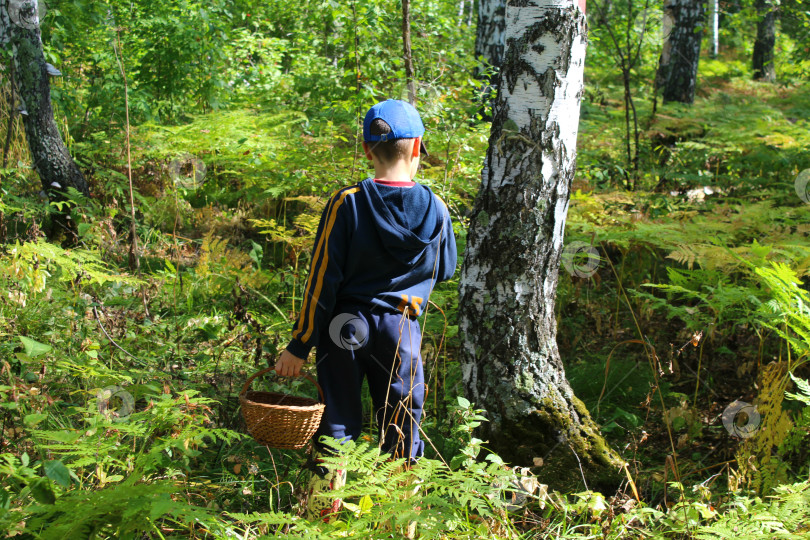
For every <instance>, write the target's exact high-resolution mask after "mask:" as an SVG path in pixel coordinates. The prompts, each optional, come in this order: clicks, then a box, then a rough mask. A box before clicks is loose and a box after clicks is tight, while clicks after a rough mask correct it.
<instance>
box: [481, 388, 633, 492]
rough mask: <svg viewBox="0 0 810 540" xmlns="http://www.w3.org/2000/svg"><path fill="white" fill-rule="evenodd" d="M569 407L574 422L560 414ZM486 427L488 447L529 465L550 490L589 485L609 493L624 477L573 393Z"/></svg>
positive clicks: (617, 459)
mask: <svg viewBox="0 0 810 540" xmlns="http://www.w3.org/2000/svg"><path fill="white" fill-rule="evenodd" d="M558 399H560V398H558ZM544 401H553V398H551V397H549V398H545V400H544ZM571 406H573V407H574V408H575V409H576V414H577V416H578V417H579V418H578V420H576V419H575V418H574V417H572V415H570V414H566V413H565V412H563V411H566V410H567V409H568V408H569V407H571ZM486 429H487V431H486V432H484V433H483V435H485V437H486V438H488V439H489V443H488V444H486V445H485V446H486V447H487V448H490V449H492V450H493V451H495V452H496V453H498V455H500V456H501V457H502V458H503V459H504V461H507V462H509V463H514V464H516V465H533V467H532V472H534V473H535V474H537V476H538V478H539V479H540V481H541V482H543V483H545V484H548V485H549V486H550V487H551V488H553V489H556V490H559V491H564V492H571V491H585V490H586V489H590V490H593V491H599V492H601V493H603V494H606V495H611V494H613V493H614V492H615V491H616V490H617V489H618V488H619V486H620V484H621V482H622V480H623V479H624V475H623V474H622V467H623V465H624V460H622V459H621V457H620V456H619V455H618V454H617V453H616V452H615V451H614V450H612V449H611V448H610V447H609V446H608V445H607V444H606V443H605V440H604V438H603V437H602V436H601V434H600V433H599V427H598V426H597V425H596V424H595V423H594V422H593V420H592V419H591V418H590V415H589V414H588V411H587V410H586V408H585V405H584V404H583V403H582V402H581V401H580V400H579V399H577V398H576V397H573V396H572V402H569V403H565V404H562V403H544V404H543V407H542V409H537V410H535V411H533V412H532V413H530V414H528V415H524V416H519V417H517V418H510V419H506V418H504V419H502V420H501V421H500V422H498V424H497V426H495V425H487V427H486ZM538 458H539V459H538ZM541 460H542V461H541ZM583 479H584V480H583Z"/></svg>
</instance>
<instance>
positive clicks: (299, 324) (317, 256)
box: [293, 193, 338, 339]
mask: <svg viewBox="0 0 810 540" xmlns="http://www.w3.org/2000/svg"><path fill="white" fill-rule="evenodd" d="M337 196H338V194H337V193H336V194H335V196H334V197H332V199H331V200H330V201H329V205H328V207H327V210H328V212H327V219H326V221H327V223H328V222H329V219H331V216H332V211H333V210H334V204H335V199H336V198H337ZM325 232H326V226H324V230H323V231H321V237H320V238H319V239H318V245H317V246H315V251H314V252H313V255H312V262H311V263H310V265H309V266H310V271H309V276H307V285H306V287H304V294H307V293H308V292H309V290H310V286H311V285H312V276H313V275H314V274H315V268H316V267H317V266H318V261H319V260H320V254H321V248H322V247H323V243H324V240H325V238H326V235H325ZM310 300H311V297H310V296H307V297H306V298H304V303H303V306H302V308H301V313H299V314H298V322H297V323H296V325H295V328H294V329H293V337H294V338H296V339H299V338H300V337H301V333H302V332H303V331H304V321H305V320H306V317H305V316H304V314H305V313H306V312H307V307H308V306H309V304H310Z"/></svg>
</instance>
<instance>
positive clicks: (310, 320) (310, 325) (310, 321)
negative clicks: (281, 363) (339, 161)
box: [299, 187, 360, 342]
mask: <svg viewBox="0 0 810 540" xmlns="http://www.w3.org/2000/svg"><path fill="white" fill-rule="evenodd" d="M358 191H360V188H359V187H354V188H351V189H347V190H346V191H344V192H343V193H341V194H340V198H338V200H337V202H336V203H335V205H334V206H333V207H332V211H331V212H330V215H329V221H328V223H327V224H326V228H325V229H324V234H323V236H322V237H321V239H322V240H323V241H324V249H323V262H322V263H321V267H320V269H319V270H318V277H317V279H316V281H315V291H314V292H313V293H312V297H311V298H309V304H308V305H307V310H306V312H307V313H308V314H309V315H308V317H307V326H306V329H307V331H306V333H305V334H304V336H303V337H301V338H299V339H300V340H301V341H303V342H306V341H307V340H308V339H309V337H310V336H311V335H312V331H313V329H314V324H315V309H316V306H317V304H318V298H319V296H320V294H321V289H322V288H323V276H324V274H325V273H326V267H327V265H328V264H329V236H330V235H331V234H332V227H333V226H334V225H335V219H336V218H337V211H338V208H340V205H341V204H343V201H344V199H346V197H347V196H348V195H351V194H353V193H357V192H358ZM314 268H315V267H314V266H313V269H314ZM310 277H311V276H310ZM301 320H303V317H302V319H301Z"/></svg>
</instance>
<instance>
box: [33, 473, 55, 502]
mask: <svg viewBox="0 0 810 540" xmlns="http://www.w3.org/2000/svg"><path fill="white" fill-rule="evenodd" d="M30 488H31V496H33V497H34V500H36V501H37V502H38V503H40V504H53V503H55V502H56V495H55V494H54V492H53V487H51V481H50V480H48V479H47V478H37V479H36V480H34V481H33V482H32V483H31V485H30Z"/></svg>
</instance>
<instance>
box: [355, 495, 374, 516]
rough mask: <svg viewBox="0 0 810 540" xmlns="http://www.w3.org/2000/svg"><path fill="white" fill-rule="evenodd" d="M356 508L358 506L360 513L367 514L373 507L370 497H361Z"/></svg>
mask: <svg viewBox="0 0 810 540" xmlns="http://www.w3.org/2000/svg"><path fill="white" fill-rule="evenodd" d="M358 506H360V512H368V511H369V510H371V508H372V507H373V506H374V503H373V502H372V500H371V497H369V496H368V495H363V497H362V498H361V499H360V504H359V505H358Z"/></svg>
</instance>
